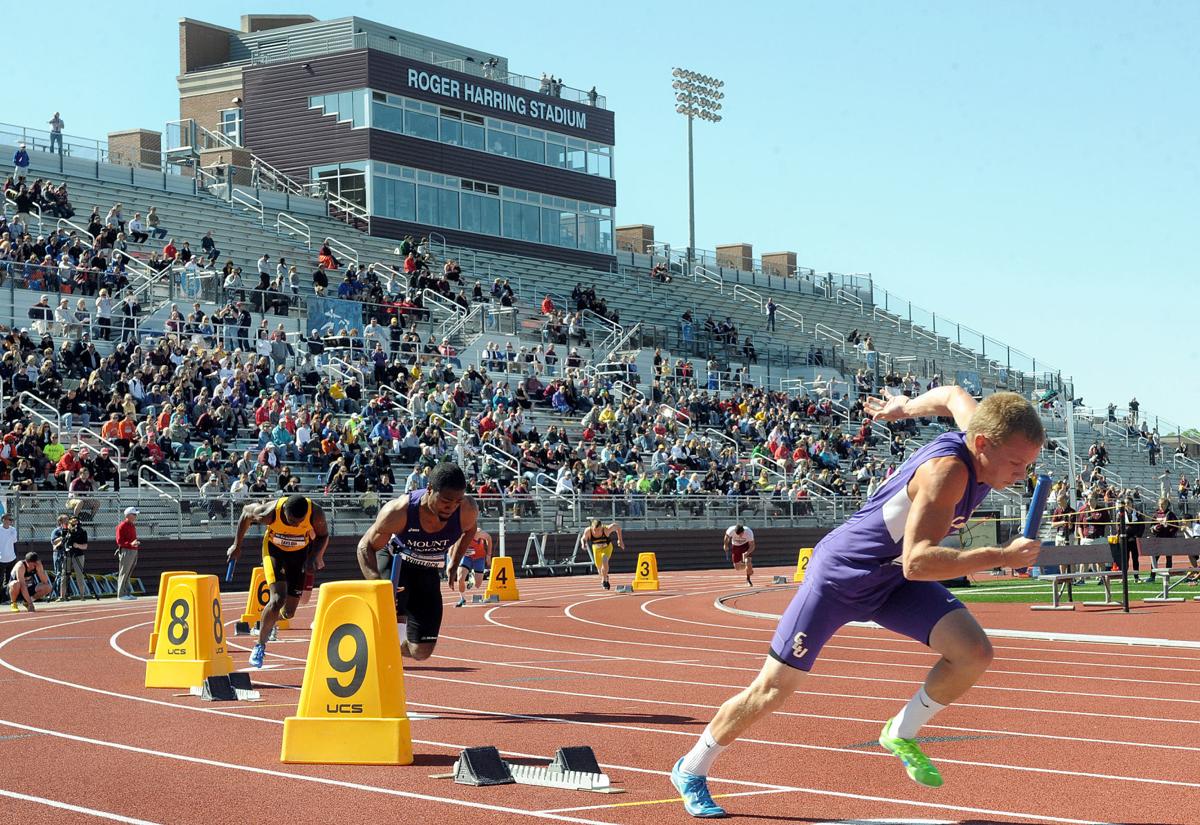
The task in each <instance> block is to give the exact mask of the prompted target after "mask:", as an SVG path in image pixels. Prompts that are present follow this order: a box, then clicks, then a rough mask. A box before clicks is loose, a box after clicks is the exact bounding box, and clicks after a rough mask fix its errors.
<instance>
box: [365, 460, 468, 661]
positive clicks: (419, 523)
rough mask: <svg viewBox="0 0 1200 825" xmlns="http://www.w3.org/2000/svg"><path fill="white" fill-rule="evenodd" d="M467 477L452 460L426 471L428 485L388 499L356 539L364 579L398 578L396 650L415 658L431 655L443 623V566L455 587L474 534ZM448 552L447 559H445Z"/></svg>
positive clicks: (450, 583)
mask: <svg viewBox="0 0 1200 825" xmlns="http://www.w3.org/2000/svg"><path fill="white" fill-rule="evenodd" d="M466 489H467V479H466V476H465V475H463V471H462V470H461V469H460V468H459V467H458V466H457V465H455V464H450V463H446V464H439V465H438V466H436V467H434V468H433V470H432V471H431V472H430V473H429V488H428V489H426V490H413V491H412V492H411V493H408V494H407V495H403V496H401V497H400V498H398V499H395V500H393V501H390V502H388V503H387V504H386V505H384V507H383V509H382V510H380V511H379V515H378V516H376V518H375V523H374V524H372V525H371V527H370V528H369V529H368V530H367V532H366V535H364V536H363V537H362V540H361V541H359V543H358V566H359V567H360V568H361V569H362V574H363V577H364V578H366V579H379V578H383V577H386V576H391V572H392V565H393V564H398V565H400V568H399V570H398V571H397V576H396V577H395V578H396V618H397V619H398V620H400V621H404V622H405V636H406V638H405V639H404V640H403V641H402V642H401V643H400V652H401V653H402V654H403V655H405V656H409V657H411V658H413V659H418V660H420V659H428V658H429V657H430V656H431V655H433V648H434V646H435V645H436V644H437V639H438V632H439V630H440V629H441V626H442V594H441V571H442V568H443V567H447V568H448V570H447V573H448V574H449V578H448V579H447V581H448V582H449V586H450V588H451V589H453V588H454V582H455V579H456V578H457V577H458V564H459V561H460V560H461V559H462V557H463V553H465V552H466V549H467V547H468V546H469V545H470V544H471V541H472V539H474V538H475V529H476V524H477V522H478V519H479V508H478V507H476V506H475V502H474V501H473V500H472V499H471V498H469V497H467V496H466V495H465V493H466ZM447 554H449V561H448V562H447V558H446V556H447Z"/></svg>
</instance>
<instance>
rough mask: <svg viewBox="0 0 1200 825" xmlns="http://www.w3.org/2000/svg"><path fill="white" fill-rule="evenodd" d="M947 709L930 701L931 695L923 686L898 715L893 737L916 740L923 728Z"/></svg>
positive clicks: (893, 727)
mask: <svg viewBox="0 0 1200 825" xmlns="http://www.w3.org/2000/svg"><path fill="white" fill-rule="evenodd" d="M945 709H946V706H945V705H939V704H938V703H937V702H935V701H933V700H932V699H930V698H929V694H928V693H926V692H925V686H924V685H921V687H920V688H919V689H918V690H917V692H916V694H915V695H914V696H913V698H911V699H909V700H908V704H907V705H905V706H904V709H903V710H901V711H900V712H899V713H898V714H896V720H895V721H894V722H893V723H892V736H896V737H899V738H900V739H916V738H917V731H919V730H920V729H921V726H922V725H924V724H926V723H927V722H928V721H929V720H930V719H932V718H933V717H934V716H935V715H937V714H938V713H939V712H940V711H943V710H945Z"/></svg>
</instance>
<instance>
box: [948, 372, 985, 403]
mask: <svg viewBox="0 0 1200 825" xmlns="http://www.w3.org/2000/svg"><path fill="white" fill-rule="evenodd" d="M954 383H956V384H958V385H959V386H960V387H962V388H963V389H964V390H966V391H967V392H968V393H970V394H971V397H972V398H982V397H983V381H982V380H980V378H979V373H977V372H975V371H974V370H955V371H954Z"/></svg>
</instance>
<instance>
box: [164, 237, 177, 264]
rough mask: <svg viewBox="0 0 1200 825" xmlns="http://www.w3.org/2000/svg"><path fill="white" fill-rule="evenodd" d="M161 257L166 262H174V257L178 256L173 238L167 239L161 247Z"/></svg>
mask: <svg viewBox="0 0 1200 825" xmlns="http://www.w3.org/2000/svg"><path fill="white" fill-rule="evenodd" d="M162 254H163V259H164V260H166V261H167V262H168V263H175V259H176V258H177V257H179V249H178V248H177V247H176V246H175V239H174V238H171V240H169V241H167V245H166V246H164V247H163V251H162Z"/></svg>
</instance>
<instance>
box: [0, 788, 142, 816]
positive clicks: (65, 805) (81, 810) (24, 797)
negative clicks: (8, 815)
mask: <svg viewBox="0 0 1200 825" xmlns="http://www.w3.org/2000/svg"><path fill="white" fill-rule="evenodd" d="M0 796H7V797H9V798H10V799H19V800H21V801H22V802H35V803H37V804H38V805H46V806H48V807H50V808H58V809H59V810H62V811H71V812H72V813H77V814H87V815H88V816H94V817H97V818H99V819H108V820H112V821H113V822H125V823H128V825H158V823H157V822H151V821H150V820H148V819H135V818H133V817H132V816H122V815H121V814H114V813H112V812H110V811H102V810H100V809H99V808H85V807H83V806H82V805H72V804H71V803H69V802H59V801H58V800H57V799H47V798H46V797H44V796H30V795H29V794H23V793H17V792H16V791H9V790H5V789H4V788H0Z"/></svg>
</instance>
